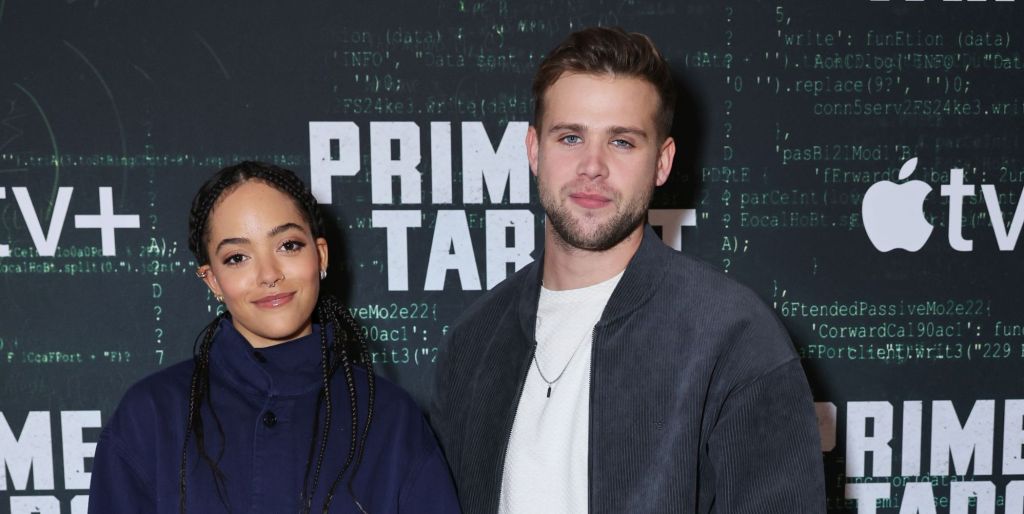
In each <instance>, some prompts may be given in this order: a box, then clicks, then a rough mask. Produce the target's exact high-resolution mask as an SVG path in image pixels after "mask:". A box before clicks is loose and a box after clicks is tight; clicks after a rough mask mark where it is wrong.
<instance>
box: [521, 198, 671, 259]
mask: <svg viewBox="0 0 1024 514" xmlns="http://www.w3.org/2000/svg"><path fill="white" fill-rule="evenodd" d="M569 187H570V186H566V187H565V188H563V190H564V189H567V188H569ZM538 189H539V190H540V204H541V206H542V207H543V208H544V212H545V213H546V214H547V216H548V220H549V223H551V228H553V229H554V230H555V235H556V236H557V238H558V239H560V240H561V242H562V243H564V244H565V245H567V246H568V247H571V248H576V249H579V250H587V251H591V252H603V251H606V250H610V249H611V248H613V247H615V245H617V244H619V243H621V242H622V240H624V239H626V237H628V236H629V235H630V234H632V233H633V231H634V230H636V228H637V227H638V226H640V224H642V223H643V222H644V219H645V218H646V215H647V207H648V206H649V204H650V201H651V195H652V194H653V193H654V188H653V187H651V188H650V189H647V190H646V191H644V192H643V194H641V195H640V196H637V197H636V198H633V200H632V201H630V202H628V203H626V204H625V205H622V206H621V209H618V210H617V211H616V212H615V214H614V215H613V216H612V218H611V219H609V220H608V221H606V222H604V223H602V224H600V225H598V226H596V227H594V228H593V229H591V230H590V231H589V232H588V231H587V230H586V228H585V227H584V223H581V222H580V219H581V218H583V217H585V215H581V216H579V217H577V216H574V215H573V213H572V212H571V211H570V209H569V207H568V206H566V205H564V204H561V205H560V204H559V196H554V197H552V195H551V194H550V193H549V192H548V191H547V190H546V188H544V187H538ZM566 196H567V195H566ZM612 199H613V202H612V203H613V205H615V206H618V204H617V203H616V202H615V200H617V199H618V195H612Z"/></svg>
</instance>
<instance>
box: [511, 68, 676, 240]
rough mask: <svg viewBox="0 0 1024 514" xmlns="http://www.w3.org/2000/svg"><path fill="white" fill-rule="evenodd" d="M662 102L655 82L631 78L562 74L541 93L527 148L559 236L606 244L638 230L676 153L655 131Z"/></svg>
mask: <svg viewBox="0 0 1024 514" xmlns="http://www.w3.org/2000/svg"><path fill="white" fill-rule="evenodd" d="M659 106H660V100H659V98H658V93H657V91H656V90H655V89H654V86H652V85H651V84H650V83H648V82H646V81H644V80H641V79H638V78H633V77H615V76H613V75H604V74H602V75H591V74H579V73H573V74H565V75H562V76H561V77H560V78H559V79H558V80H557V81H556V82H555V83H554V84H552V85H551V87H549V88H548V90H547V92H545V93H544V112H543V119H542V120H541V123H540V126H536V127H530V129H529V131H528V132H527V136H526V147H527V153H528V157H529V160H530V168H531V169H532V171H533V174H534V175H536V176H537V184H538V190H539V192H540V202H541V205H542V206H543V207H544V211H545V212H546V213H547V216H548V224H549V226H550V228H551V229H553V230H554V233H553V235H554V236H555V238H556V241H560V242H562V243H565V244H567V245H568V246H569V247H573V248H578V249H581V250H588V251H604V250H608V249H610V248H612V247H614V246H615V245H617V244H618V243H619V242H621V241H622V240H623V239H625V238H626V237H628V236H629V235H630V234H633V233H634V232H637V231H639V230H641V226H642V224H643V221H644V218H645V216H646V214H647V207H648V204H649V203H650V199H651V194H652V193H653V191H654V187H655V186H660V185H661V184H664V183H665V180H666V179H668V174H669V171H670V169H671V167H672V157H673V156H674V154H675V143H674V142H673V141H672V138H666V139H665V140H664V141H660V136H659V135H658V133H657V124H656V122H655V119H656V116H657V113H658V109H659Z"/></svg>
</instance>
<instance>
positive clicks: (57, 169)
mask: <svg viewBox="0 0 1024 514" xmlns="http://www.w3.org/2000/svg"><path fill="white" fill-rule="evenodd" d="M1021 9H1022V7H1021V6H1020V5H1019V2H1014V1H1012V0H1009V1H971V2H960V1H942V2H940V1H937V0H923V1H920V0H919V1H904V0H892V1H884V0H883V1H871V0H851V1H845V2H815V1H811V0H778V1H776V2H755V1H749V0H748V1H743V2H719V1H710V0H699V1H690V2H685V3H683V2H667V1H658V0H650V1H648V0H606V1H604V0H602V1H593V0H571V1H559V2H553V1H546V0H540V1H537V0H533V1H519V2H513V1H509V0H433V1H426V2H397V1H392V0H382V1H378V2H372V3H371V2H358V3H356V2H342V1H335V2H306V3H301V4H296V5H289V6H284V5H281V6H276V7H272V6H269V5H264V4H263V3H256V4H254V3H252V2H231V3H223V2H217V3H210V2H173V3H169V2H114V1H103V0H95V1H91V2H83V1H75V0H70V1H65V2H28V1H18V2H15V1H10V2H4V1H2V0H0V70H3V73H2V76H0V293H2V294H0V388H2V389H0V391H2V392H0V505H3V506H5V507H0V510H3V509H4V508H6V506H9V508H10V509H11V511H12V512H19V513H20V512H35V511H39V512H46V513H49V512H74V513H79V512H84V508H85V504H86V501H87V498H86V496H87V493H88V491H87V489H88V481H89V469H90V466H91V456H92V453H93V450H94V443H95V441H96V439H97V437H98V434H99V430H100V426H101V425H102V423H103V421H105V420H106V419H107V417H108V416H109V415H110V413H111V412H112V410H113V408H114V407H115V406H116V404H117V402H118V400H119V398H120V396H121V394H122V393H123V392H124V390H125V389H126V388H127V387H128V386H129V385H130V384H132V383H133V382H135V381H136V380H138V379H139V378H141V377H143V376H144V375H146V374H149V373H151V372H153V371H156V370H158V369H160V368H161V367H163V366H166V365H168V364H169V363H173V362H177V361H180V360H182V359H185V358H188V357H189V356H190V355H191V350H192V341H193V339H194V337H195V336H196V334H197V333H198V332H199V330H200V328H201V327H202V326H203V325H204V324H205V323H206V322H207V321H208V320H209V319H210V318H211V316H213V313H214V312H215V311H216V309H218V304H217V303H216V302H215V301H214V300H213V299H212V298H211V297H210V296H209V294H208V293H207V292H206V290H205V288H204V287H203V286H202V284H201V283H200V281H199V280H197V279H196V278H195V277H194V275H193V273H192V272H193V270H194V267H195V264H194V262H192V258H191V255H190V254H189V253H188V250H187V248H186V246H185V240H186V218H187V216H186V213H187V208H188V204H189V201H190V199H191V197H192V194H193V193H194V191H195V190H196V189H197V188H198V186H199V184H201V183H202V182H203V181H204V180H205V178H206V177H208V176H209V175H210V174H212V173H213V172H214V171H216V170H217V169H219V168H220V167H222V166H224V165H227V164H231V163H234V162H236V161H238V160H241V159H259V160H264V161H269V162H274V163H276V164H279V165H282V166H285V167H288V168H291V169H294V170H295V171H296V172H298V173H299V175H300V176H301V177H303V178H304V179H305V180H307V181H308V182H309V183H310V184H311V185H312V186H313V189H314V191H315V193H316V195H317V197H318V198H319V199H320V200H321V202H323V203H324V204H325V207H326V208H327V210H328V211H329V213H330V218H331V224H332V234H333V235H334V240H333V241H332V248H331V250H332V252H334V253H333V254H332V255H333V258H332V259H331V263H332V266H331V275H330V277H329V279H328V282H329V288H330V289H331V290H332V291H333V292H335V293H336V294H338V295H340V296H342V297H343V298H344V299H345V301H346V303H347V304H348V305H350V306H351V307H352V309H354V313H355V314H356V315H357V316H358V318H359V319H360V320H361V322H362V324H363V326H364V327H365V330H366V335H367V336H368V338H369V339H370V340H371V341H372V349H373V351H374V356H375V360H376V362H377V370H378V372H380V373H381V374H383V375H385V376H388V377H390V378H392V379H393V380H395V381H397V382H398V383H399V384H401V385H402V386H404V387H405V388H406V389H408V390H409V391H410V392H411V393H412V394H413V396H414V397H415V398H416V399H417V400H418V401H420V403H421V404H424V402H426V401H427V400H428V395H429V384H430V383H431V380H432V377H433V373H434V370H435V361H436V358H437V355H438V350H439V347H440V346H441V345H442V342H443V335H444V333H445V332H446V331H447V329H448V327H449V326H450V325H451V324H452V322H453V321H454V320H455V319H456V317H457V316H458V315H459V314H460V313H461V312H462V310H463V309H464V307H465V306H466V305H468V304H469V303H470V302H472V301H473V300H474V299H475V298H477V297H478V296H479V295H480V294H482V292H483V291H484V290H486V289H487V288H489V287H491V286H492V285H493V284H495V283H497V282H498V281H500V280H501V279H502V278H504V277H505V276H506V275H507V274H508V273H510V272H511V271H513V270H514V269H518V268H519V267H521V266H523V265H524V264H526V263H527V262H529V260H530V259H531V258H532V256H535V255H536V250H537V249H538V248H539V245H540V240H541V234H542V225H541V222H542V217H541V216H538V215H537V214H535V213H536V212H538V211H539V207H538V205H537V196H536V189H535V187H534V184H533V182H532V179H531V177H530V174H529V170H528V166H527V163H526V159H525V153H524V147H523V135H524V134H525V131H526V126H527V123H528V122H529V120H530V116H531V97H530V82H531V78H532V74H533V71H534V69H535V67H536V64H537V63H538V62H539V60H540V59H541V58H542V57H543V55H544V54H545V52H546V51H547V50H549V49H550V48H551V47H552V46H554V45H555V44H556V43H557V42H558V41H560V40H561V39H562V38H563V37H564V36H565V35H566V34H567V33H569V32H570V31H572V30H574V29H577V28H580V27H584V26H589V25H597V24H601V25H621V26H624V27H626V28H627V29H629V30H634V31H641V32H645V33H647V34H649V35H650V36H651V37H652V38H653V39H654V40H655V41H656V42H657V43H658V45H659V46H660V48H661V49H662V50H663V51H664V53H665V54H666V56H667V57H668V58H669V60H670V62H671V64H672V66H673V69H674V71H675V73H676V74H677V76H678V82H679V87H680V93H681V101H680V105H679V109H678V114H677V122H676V128H675V130H674V133H675V136H676V137H677V138H678V142H679V145H680V152H679V154H678V158H677V163H676V166H675V168H674V171H673V176H672V179H671V180H670V181H669V183H668V184H667V185H666V186H665V187H663V188H662V189H661V190H660V191H659V192H658V193H657V196H656V198H655V205H654V210H653V211H652V215H651V222H652V224H654V225H657V226H658V227H659V228H658V230H659V231H660V234H661V235H662V237H663V239H664V240H665V241H666V243H667V244H670V245H673V246H676V247H681V248H682V249H683V250H684V251H686V252H689V253H691V254H694V255H697V256H699V257H701V258H703V259H705V260H708V261H710V262H712V263H714V264H716V265H717V266H718V267H720V268H721V269H723V270H724V271H726V272H727V273H729V274H730V275H731V276H733V277H735V278H736V279H737V280H739V281H741V282H743V283H745V284H747V285H749V286H750V287H752V288H753V289H754V290H755V291H757V292H758V293H759V294H760V295H761V297H762V298H763V299H764V300H765V301H766V302H767V303H768V304H770V305H772V306H773V307H774V308H775V309H776V311H777V312H778V313H779V315H780V316H781V318H782V319H783V321H784V323H785V324H786V327H787V328H788V329H789V331H790V334H791V335H792V337H793V340H794V342H795V343H796V345H797V348H798V351H799V353H800V355H801V357H802V360H803V364H804V369H805V370H806V372H807V375H808V378H809V380H810V383H811V387H812V389H813V392H814V397H815V401H816V402H818V403H817V405H818V409H819V417H820V420H821V433H822V456H823V464H824V466H825V469H826V473H827V483H828V494H829V509H830V512H854V511H857V512H875V511H876V510H877V512H886V513H888V512H892V513H895V512H968V511H970V512H993V510H991V509H995V511H996V512H1004V511H1005V512H1015V513H1020V512H1022V511H1024V502H1022V496H1024V483H1022V482H1020V481H1019V480H1020V479H1021V476H1022V475H1024V458H1022V453H1024V446H1022V444H1024V400H1022V398H1024V396H1022V394H1021V391H1020V387H1021V382H1020V375H1019V370H1020V365H1021V360H1022V358H1024V314H1021V311H1020V308H1019V307H1020V291H1021V285H1022V274H1021V271H1020V262H1021V258H1020V250H1019V249H1018V247H1019V244H1018V243H1019V239H1020V230H1021V226H1022V224H1024V207H1022V205H1024V203H1022V202H1021V193H1022V188H1024V160H1022V157H1024V150H1022V147H1024V146H1022V144H1021V140H1020V136H1019V130H1020V128H1021V121H1022V113H1024V97H1022V95H1021V93H1020V91H1021V86H1022V85H1024V75H1022V69H1024V60H1022V58H1021V50H1020V48H1021V42H1020V41H1021V38H1024V30H1022V29H1021V28H1020V27H1021V23H1020V22H1021V21H1024V14H1022V11H1021ZM913 159H916V160H913ZM886 181H892V182H895V183H898V184H901V185H900V186H897V185H896V184H888V185H885V182H886ZM879 183H881V184H882V185H876V184H879ZM872 186H875V187H872ZM869 190H870V193H869ZM865 225H866V226H865ZM893 248H895V249H893ZM658 357H659V356H657V355H649V354H645V353H643V352H642V351H638V352H637V355H636V358H637V359H642V360H644V359H649V360H654V359H658ZM779 415H780V416H784V415H786V413H784V412H780V413H779ZM876 500H877V501H876ZM858 503H859V504H860V507H858ZM975 504H977V506H974V505H975ZM969 505H970V506H969ZM927 506H933V508H935V510H934V511H932V510H929V509H928V508H927ZM990 506H991V508H990ZM901 509H902V510H901ZM969 509H971V510H969ZM975 509H976V510H975Z"/></svg>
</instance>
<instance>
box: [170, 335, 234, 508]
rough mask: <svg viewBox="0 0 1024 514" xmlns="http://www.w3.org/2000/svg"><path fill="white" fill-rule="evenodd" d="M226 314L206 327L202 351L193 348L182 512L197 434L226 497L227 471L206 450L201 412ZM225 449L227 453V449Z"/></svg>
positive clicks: (180, 482)
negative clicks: (212, 352) (215, 342)
mask: <svg viewBox="0 0 1024 514" xmlns="http://www.w3.org/2000/svg"><path fill="white" fill-rule="evenodd" d="M223 317H224V316H223V315H218V316H217V317H216V318H214V319H213V321H211V322H210V323H209V324H208V325H207V326H206V328H205V329H204V331H203V333H202V334H203V341H202V343H201V344H200V345H199V348H198V351H197V350H196V349H195V348H194V347H193V350H192V353H193V357H192V360H193V363H194V366H193V368H192V379H191V381H190V386H189V398H188V416H187V418H186V422H185V443H184V444H183V445H182V449H181V466H180V468H179V470H178V511H179V512H181V513H182V514H184V513H185V498H186V495H187V491H188V488H187V484H188V446H189V442H190V439H191V436H192V434H193V433H194V434H195V437H196V446H197V450H198V453H199V456H200V457H201V458H202V459H203V460H204V461H205V462H206V463H207V464H208V465H209V466H210V469H211V471H212V472H213V476H214V480H215V481H216V482H217V494H218V496H220V497H221V501H222V502H223V501H224V496H223V494H222V489H223V481H224V474H223V473H222V472H221V470H220V468H219V467H218V466H217V463H216V462H215V461H214V460H213V459H211V458H210V456H209V454H208V453H207V452H206V448H205V445H204V441H203V418H202V414H201V409H202V404H203V396H209V389H210V373H209V371H210V348H211V347H212V346H213V336H214V334H215V333H216V332H217V325H218V324H219V323H220V320H221V318H223ZM197 339H198V338H197ZM193 346H194V345H193ZM211 412H212V409H211ZM215 419H216V418H215ZM217 425H218V429H220V430H221V432H220V433H221V440H222V441H223V435H224V432H223V429H222V428H221V427H220V421H219V419H218V420H217ZM221 451H222V452H223V449H222V450H221ZM218 459H219V456H218Z"/></svg>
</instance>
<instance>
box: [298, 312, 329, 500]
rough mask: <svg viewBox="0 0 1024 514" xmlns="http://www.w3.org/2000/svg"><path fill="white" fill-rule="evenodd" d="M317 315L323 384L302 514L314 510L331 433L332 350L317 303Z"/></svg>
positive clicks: (317, 410)
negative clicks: (316, 447) (313, 465)
mask: <svg viewBox="0 0 1024 514" xmlns="http://www.w3.org/2000/svg"><path fill="white" fill-rule="evenodd" d="M316 310H317V314H318V317H319V319H320V320H321V323H320V327H321V328H320V370H321V373H320V375H321V380H322V381H323V383H322V384H321V388H320V393H319V394H318V395H317V405H316V415H315V416H314V425H313V426H314V437H313V438H312V440H311V441H310V447H309V458H308V459H307V460H306V474H305V478H304V479H303V484H302V495H303V496H304V499H303V502H302V512H303V513H308V512H309V511H310V509H312V508H313V495H314V494H315V493H316V489H317V486H319V485H320V471H321V469H323V463H324V455H325V454H326V453H327V436H328V435H329V434H330V432H331V412H332V410H331V375H332V374H333V373H332V370H331V358H330V350H329V347H328V345H327V331H326V329H325V325H326V323H324V322H323V320H324V319H325V310H324V308H323V305H322V303H321V302H317V308H316ZM321 400H323V402H324V427H323V432H322V437H321V438H320V452H319V454H318V455H317V459H316V470H315V471H314V472H313V487H312V488H311V489H309V494H308V496H306V494H307V493H306V482H307V480H308V478H309V465H310V461H311V460H312V456H313V444H314V442H315V441H316V439H317V437H316V433H315V427H316V418H318V417H319V415H320V401H321Z"/></svg>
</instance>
